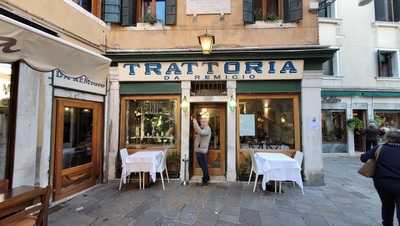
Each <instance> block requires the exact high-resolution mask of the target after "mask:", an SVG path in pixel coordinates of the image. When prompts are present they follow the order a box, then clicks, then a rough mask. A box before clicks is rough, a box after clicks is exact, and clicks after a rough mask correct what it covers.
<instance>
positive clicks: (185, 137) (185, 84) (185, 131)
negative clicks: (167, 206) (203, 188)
mask: <svg viewBox="0 0 400 226" xmlns="http://www.w3.org/2000/svg"><path fill="white" fill-rule="evenodd" d="M181 88H182V97H181V101H182V100H183V98H184V97H186V99H187V101H188V102H189V103H190V81H182V83H181ZM181 103H182V102H181ZM189 136H190V107H189V109H187V111H186V112H185V111H184V109H182V108H181V169H180V179H181V180H184V179H185V178H184V176H185V170H186V179H187V180H189V162H188V163H187V167H186V169H185V163H184V162H183V161H182V159H184V158H186V159H189Z"/></svg>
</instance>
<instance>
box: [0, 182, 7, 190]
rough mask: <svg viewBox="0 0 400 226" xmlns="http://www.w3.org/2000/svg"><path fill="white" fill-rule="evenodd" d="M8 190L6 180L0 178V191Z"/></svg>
mask: <svg viewBox="0 0 400 226" xmlns="http://www.w3.org/2000/svg"><path fill="white" fill-rule="evenodd" d="M7 191H8V180H0V193H6V192H7Z"/></svg>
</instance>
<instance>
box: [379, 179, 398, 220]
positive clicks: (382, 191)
mask: <svg viewBox="0 0 400 226" xmlns="http://www.w3.org/2000/svg"><path fill="white" fill-rule="evenodd" d="M374 185H375V188H376V190H377V191H378V194H379V197H380V198H381V201H382V224H383V226H393V217H394V210H395V209H396V212H397V221H398V223H399V224H400V181H399V180H394V179H374Z"/></svg>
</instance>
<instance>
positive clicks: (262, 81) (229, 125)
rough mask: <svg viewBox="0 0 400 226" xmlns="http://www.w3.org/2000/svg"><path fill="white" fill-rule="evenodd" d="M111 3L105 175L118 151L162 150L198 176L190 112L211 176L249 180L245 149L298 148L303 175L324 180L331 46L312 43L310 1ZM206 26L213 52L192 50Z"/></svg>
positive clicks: (314, 28)
mask: <svg viewBox="0 0 400 226" xmlns="http://www.w3.org/2000/svg"><path fill="white" fill-rule="evenodd" d="M116 2H117V3H119V2H118V1H116ZM113 6H114V5H113ZM108 7H109V8H107V7H106V9H105V10H106V17H105V18H106V19H107V18H108V20H109V21H110V22H112V25H111V32H110V36H109V38H108V39H107V40H108V44H107V46H108V47H109V48H108V49H107V51H106V56H107V57H109V58H111V59H112V61H113V63H112V68H113V73H114V74H113V75H111V76H112V79H111V83H112V85H111V87H114V88H111V89H112V91H111V96H110V99H111V100H113V102H112V103H110V106H113V107H112V108H111V111H112V112H110V116H111V115H112V116H111V120H113V123H112V125H113V129H112V131H114V134H113V136H112V137H111V140H112V141H111V142H113V143H112V145H111V149H110V153H109V156H110V159H109V162H110V166H109V177H110V178H112V177H115V176H118V175H119V173H118V168H119V165H118V160H117V159H118V150H119V149H120V148H128V150H129V151H130V152H131V153H132V152H135V151H137V150H143V149H154V148H160V147H163V148H168V149H169V157H168V169H169V171H170V172H172V174H174V175H175V176H177V177H179V178H180V179H182V180H183V179H185V175H186V179H196V177H197V176H200V175H201V171H200V170H199V168H198V165H197V163H196V159H195V157H194V154H193V148H192V146H191V143H192V135H193V134H192V129H191V120H190V118H191V116H192V117H197V116H198V115H199V114H203V113H205V114H207V115H209V116H210V124H211V128H212V138H211V144H210V152H209V165H210V172H211V174H212V178H213V179H216V180H223V181H236V180H244V179H247V178H248V175H249V173H250V167H251V161H250V157H249V155H248V151H249V149H252V148H264V149H285V150H287V151H288V152H289V153H294V152H295V151H303V152H304V153H305V156H306V157H305V163H304V174H305V178H306V180H307V181H308V182H309V183H310V184H321V183H323V174H322V157H321V139H322V138H321V121H320V119H321V117H320V115H321V106H320V104H319V103H320V102H321V101H320V92H321V90H320V86H321V82H322V81H321V68H322V63H323V62H324V61H326V60H327V59H329V58H330V56H331V55H332V54H333V53H334V52H335V51H336V50H335V49H332V48H328V47H327V46H320V45H319V41H318V23H317V19H318V14H317V10H315V8H313V7H312V4H311V2H310V1H308V0H304V1H274V0H271V1H270V0H268V1H251V0H250V1H249V0H244V1H229V0H224V1H218V3H217V2H215V1H205V2H204V3H198V1H192V0H177V1H169V0H166V1H141V0H137V1H122V2H121V7H122V11H121V12H115V11H113V10H112V9H114V8H112V7H111V6H108ZM118 13H120V16H118V15H117V16H115V14H118ZM204 33H207V34H211V35H213V36H214V40H215V45H214V49H213V51H212V53H211V54H203V53H202V51H201V50H200V48H199V47H200V44H199V36H200V37H201V35H202V34H204ZM118 106H120V108H119V107H118ZM116 131H118V134H117V133H116ZM116 141H117V142H116ZM114 142H115V143H114ZM183 159H187V160H188V164H187V165H186V166H185V165H184V164H183V162H182V160H183ZM112 166H115V167H112ZM114 170H115V171H114Z"/></svg>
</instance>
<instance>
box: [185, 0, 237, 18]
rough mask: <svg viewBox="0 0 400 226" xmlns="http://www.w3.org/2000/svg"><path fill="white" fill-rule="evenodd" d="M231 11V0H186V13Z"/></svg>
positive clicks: (223, 12) (222, 12) (221, 12)
mask: <svg viewBox="0 0 400 226" xmlns="http://www.w3.org/2000/svg"><path fill="white" fill-rule="evenodd" d="M225 13H231V0H186V14H192V15H197V14H225Z"/></svg>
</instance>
